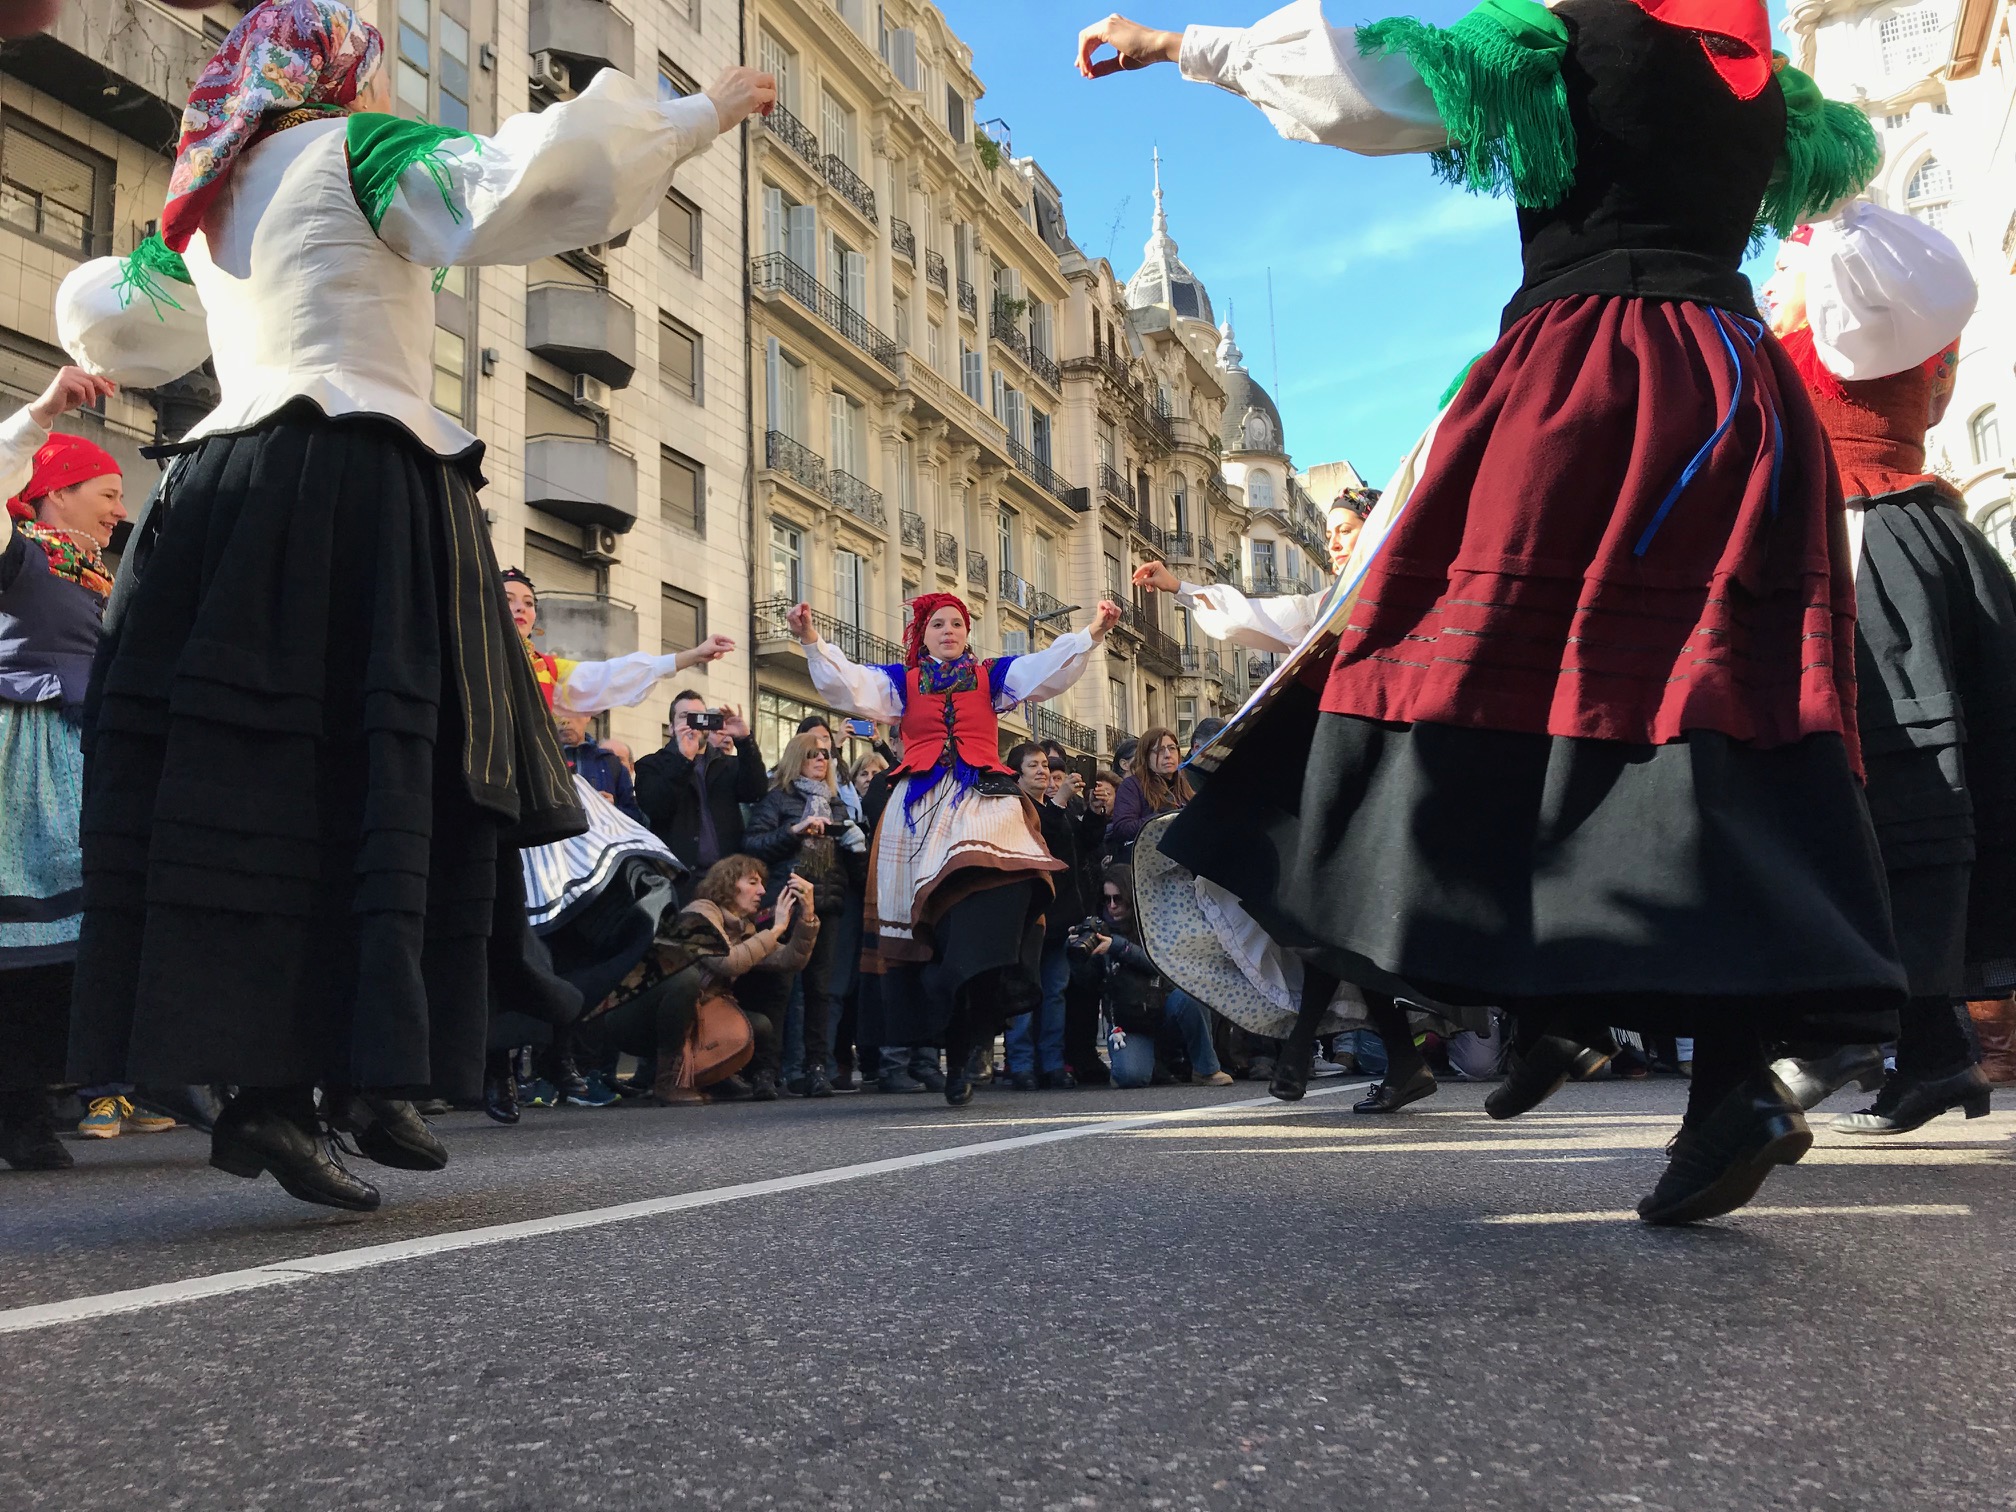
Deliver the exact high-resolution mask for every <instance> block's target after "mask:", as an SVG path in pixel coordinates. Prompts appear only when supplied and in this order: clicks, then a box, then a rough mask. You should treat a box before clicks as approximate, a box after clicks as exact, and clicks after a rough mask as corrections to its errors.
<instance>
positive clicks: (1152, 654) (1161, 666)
mask: <svg viewBox="0 0 2016 1512" xmlns="http://www.w3.org/2000/svg"><path fill="white" fill-rule="evenodd" d="M1182 651H1183V648H1182V647H1181V646H1179V645H1177V644H1176V641H1175V639H1174V638H1173V637H1172V636H1171V635H1170V634H1169V632H1168V631H1166V630H1163V629H1161V628H1160V627H1159V626H1156V625H1152V624H1144V625H1142V626H1141V665H1142V666H1144V667H1146V668H1148V670H1149V671H1151V672H1160V673H1161V674H1162V675H1163V676H1165V677H1173V676H1175V675H1176V674H1177V673H1178V672H1180V671H1181V670H1182V668H1183V656H1182Z"/></svg>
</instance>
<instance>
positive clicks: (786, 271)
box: [749, 252, 902, 373]
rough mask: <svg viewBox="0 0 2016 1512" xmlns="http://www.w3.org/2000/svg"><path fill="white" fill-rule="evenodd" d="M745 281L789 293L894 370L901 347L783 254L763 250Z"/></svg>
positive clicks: (768, 289)
mask: <svg viewBox="0 0 2016 1512" xmlns="http://www.w3.org/2000/svg"><path fill="white" fill-rule="evenodd" d="M749 282H750V284H751V286H752V287H754V288H756V289H759V290H763V291H765V292H769V293H775V292H777V291H779V290H781V291H783V292H784V293H786V294H788V295H790V296H791V298H793V299H794V300H796V301H797V302H798V303H799V304H801V305H803V306H804V307H805V308H806V309H808V310H810V311H811V312H812V313H813V314H814V315H816V316H818V317H819V318H820V319H821V320H823V321H825V322H826V324H827V325H829V326H831V327H832V328H833V329H834V330H836V331H838V332H839V333H840V334H841V335H842V336H844V337H846V338H847V340H849V341H850V342H852V343H853V344H854V345H855V346H857V347H859V348H860V349H861V350H862V351H864V352H866V353H867V354H868V355H869V356H870V357H873V358H874V359H875V360H876V361H877V362H879V363H881V364H882V366H884V367H886V368H888V369H889V371H890V372H892V373H893V372H895V371H896V360H897V357H898V356H899V355H900V353H901V351H902V349H901V348H900V347H898V346H897V345H896V343H895V342H894V341H893V340H891V339H890V338H889V337H887V336H885V335H883V334H882V333H881V332H880V331H878V330H876V329H875V327H874V326H872V325H870V324H869V323H868V321H867V318H866V317H865V316H863V315H862V314H861V312H860V311H859V310H857V309H855V308H854V307H853V306H852V305H850V304H848V303H847V301H846V300H844V299H842V298H841V297H840V296H839V295H838V294H835V293H834V292H833V291H832V290H831V289H829V288H827V287H826V286H825V285H824V284H822V283H820V282H819V280H818V279H816V278H814V277H813V276H812V275H811V274H810V273H808V272H807V271H806V270H805V269H803V268H801V267H799V266H798V264H797V263H795V262H793V261H792V260H791V259H790V257H788V256H787V255H786V254H784V253H782V252H766V253H765V254H764V255H763V256H761V257H759V258H757V259H756V260H755V261H754V262H752V263H750V264H749Z"/></svg>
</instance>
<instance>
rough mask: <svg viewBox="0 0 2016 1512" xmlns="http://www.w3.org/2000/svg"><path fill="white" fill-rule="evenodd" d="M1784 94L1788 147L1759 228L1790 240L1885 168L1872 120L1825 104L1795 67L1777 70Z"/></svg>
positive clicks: (1832, 102) (1848, 108)
mask: <svg viewBox="0 0 2016 1512" xmlns="http://www.w3.org/2000/svg"><path fill="white" fill-rule="evenodd" d="M1778 83H1779V87H1780V88H1781V89H1782V90H1783V91H1784V94H1785V147H1784V150H1783V151H1782V152H1781V153H1780V154H1779V156H1778V166H1777V169H1776V170H1775V171H1774V172H1773V173H1772V175H1771V186H1770V188H1768V189H1766V190H1765V191H1764V204H1763V206H1762V208H1760V209H1759V210H1758V212H1757V229H1758V231H1759V233H1760V234H1761V233H1762V232H1763V231H1765V230H1771V231H1776V232H1777V233H1778V234H1779V235H1780V236H1789V235H1791V233H1792V230H1793V228H1794V227H1795V226H1797V225H1798V224H1799V223H1800V222H1801V221H1805V220H1811V219H1812V218H1813V217H1814V216H1816V215H1819V214H1820V213H1822V212H1823V211H1825V210H1827V209H1828V208H1829V207H1830V206H1832V205H1835V204H1837V203H1838V202H1840V201H1841V200H1844V199H1846V198H1848V197H1849V196H1850V195H1852V194H1858V193H1860V192H1861V191H1862V190H1863V189H1864V188H1865V187H1867V185H1868V183H1869V180H1870V179H1872V178H1874V177H1875V176H1876V170H1877V169H1878V168H1879V167H1881V166H1882V164H1883V148H1882V145H1881V144H1880V143H1879V142H1878V141H1877V140H1876V128H1875V127H1874V126H1872V125H1870V124H1869V117H1868V116H1866V115H1864V114H1863V113H1862V112H1861V111H1860V110H1857V109H1856V108H1855V107H1854V106H1853V105H1843V104H1841V103H1840V102H1839V101H1838V100H1829V99H1825V98H1823V97H1822V96H1821V94H1820V89H1819V86H1818V85H1816V84H1815V83H1814V82H1813V81H1812V80H1811V79H1809V78H1807V77H1806V75H1805V74H1803V73H1801V72H1800V71H1799V70H1798V69H1796V68H1780V69H1779V70H1778Z"/></svg>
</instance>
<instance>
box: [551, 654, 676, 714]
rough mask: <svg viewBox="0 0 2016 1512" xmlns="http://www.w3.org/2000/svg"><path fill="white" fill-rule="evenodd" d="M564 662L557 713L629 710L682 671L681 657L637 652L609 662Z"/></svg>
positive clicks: (555, 694) (557, 686)
mask: <svg viewBox="0 0 2016 1512" xmlns="http://www.w3.org/2000/svg"><path fill="white" fill-rule="evenodd" d="M556 660H559V661H560V677H559V678H558V680H557V681H556V683H555V685H554V688H553V712H554V713H556V714H600V713H601V712H602V711H603V710H604V709H628V708H631V707H633V706H635V705H637V704H640V703H642V702H644V700H645V699H647V698H649V697H650V696H651V690H652V689H653V688H655V687H657V686H658V684H659V683H661V682H663V681H664V680H665V679H666V678H668V677H671V676H672V675H673V674H674V673H676V672H678V671H679V658H678V657H677V656H653V655H652V654H651V653H650V652H648V651H633V652H632V653H631V654H630V655H628V656H618V657H613V658H611V659H610V660H608V661H589V662H569V661H566V660H564V659H560V658H556Z"/></svg>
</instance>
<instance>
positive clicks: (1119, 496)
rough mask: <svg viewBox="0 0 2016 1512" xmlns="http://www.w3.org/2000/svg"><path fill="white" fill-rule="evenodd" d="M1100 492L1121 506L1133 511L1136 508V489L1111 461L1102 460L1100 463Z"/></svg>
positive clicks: (1130, 511)
mask: <svg viewBox="0 0 2016 1512" xmlns="http://www.w3.org/2000/svg"><path fill="white" fill-rule="evenodd" d="M1099 492H1100V493H1102V494H1104V495H1105V496H1106V499H1107V501H1108V502H1109V503H1112V504H1117V505H1119V506H1120V508H1122V509H1124V510H1127V511H1128V512H1129V513H1132V511H1133V508H1134V490H1133V488H1132V486H1130V485H1129V483H1128V482H1127V480H1126V479H1125V478H1124V477H1122V476H1121V475H1120V469H1119V468H1117V467H1115V466H1114V465H1113V464H1112V463H1111V462H1101V463H1100V464H1099Z"/></svg>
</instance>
